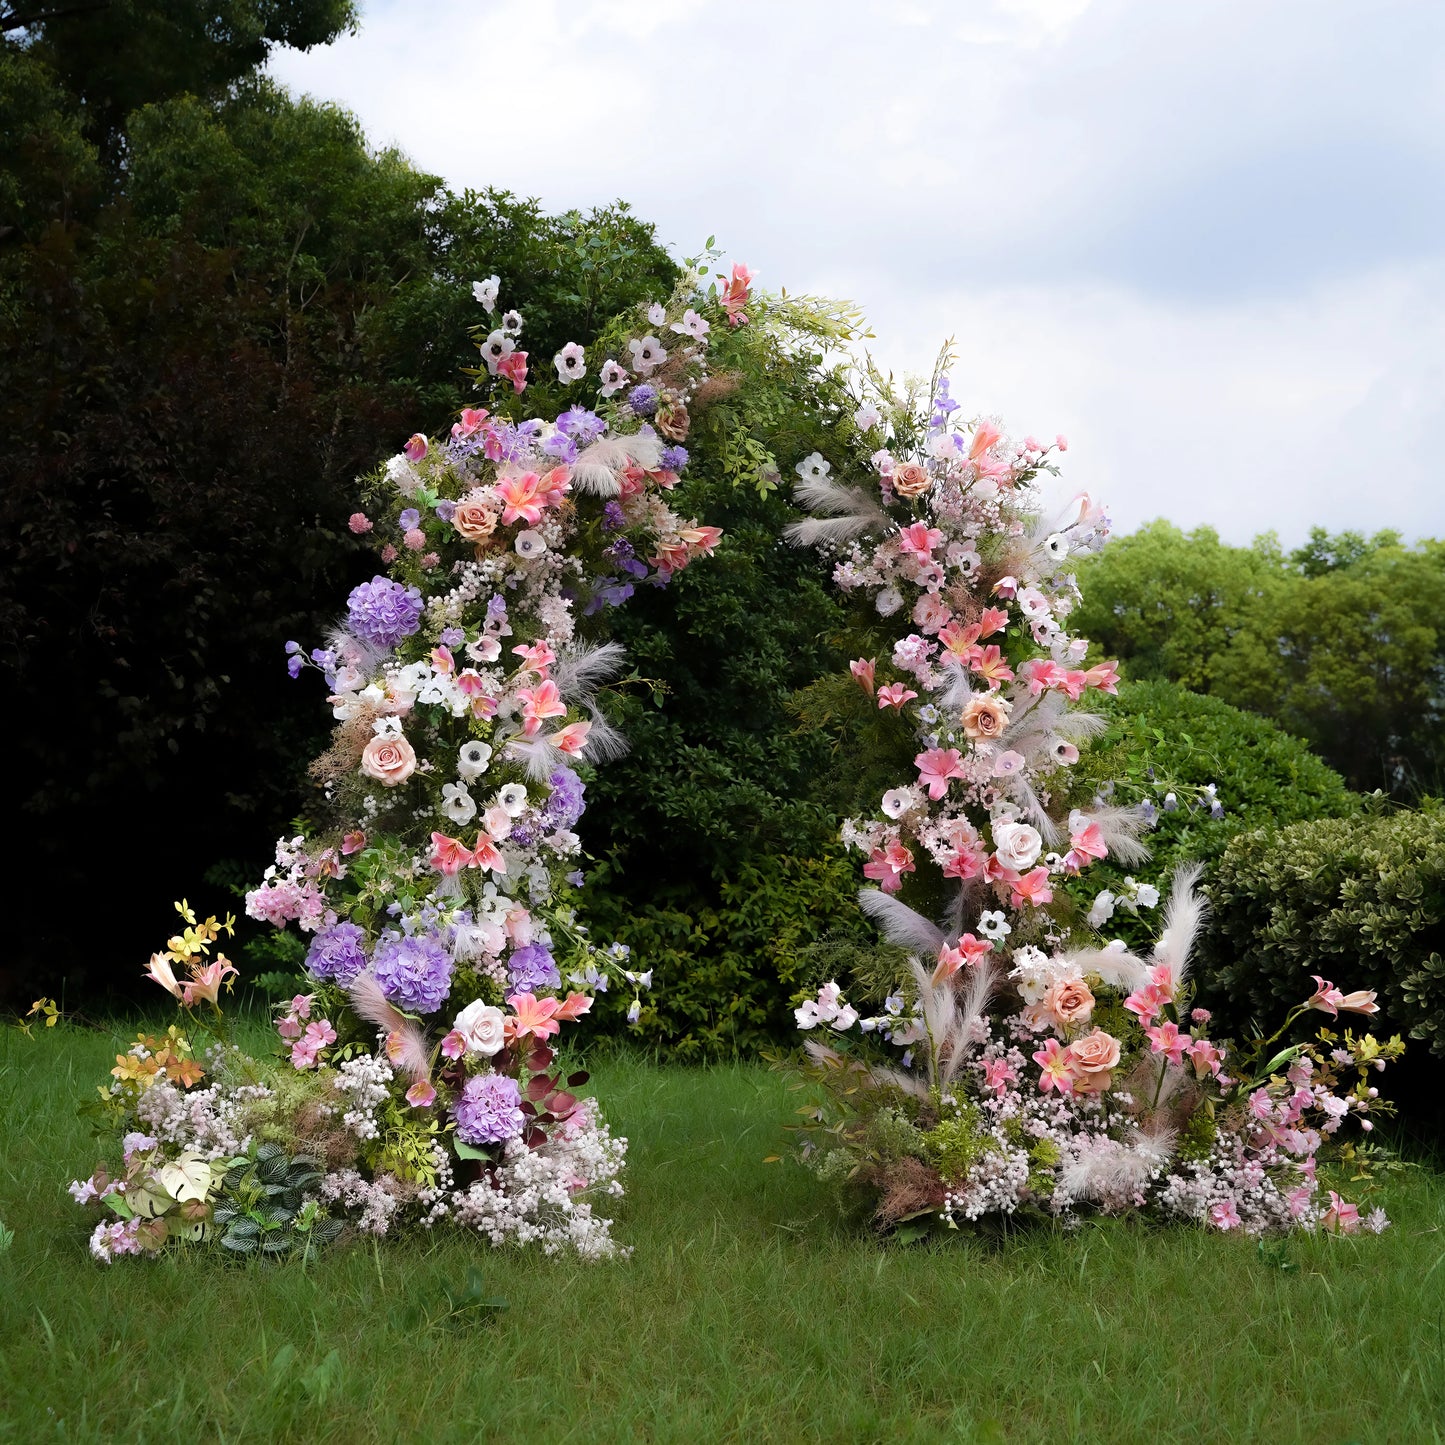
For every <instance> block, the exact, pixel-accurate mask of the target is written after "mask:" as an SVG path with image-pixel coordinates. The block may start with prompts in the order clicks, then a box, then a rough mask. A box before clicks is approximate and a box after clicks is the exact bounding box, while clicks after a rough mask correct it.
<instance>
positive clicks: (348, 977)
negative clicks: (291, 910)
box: [306, 923, 366, 988]
mask: <svg viewBox="0 0 1445 1445" xmlns="http://www.w3.org/2000/svg"><path fill="white" fill-rule="evenodd" d="M365 967H366V930H365V929H364V928H358V927H357V925H356V924H354V923H333V924H332V925H331V927H330V928H323V929H322V930H321V931H320V933H318V934H317V935H316V936H315V937H314V938H313V939H312V940H311V947H310V948H309V949H308V950H307V953H306V971H307V972H308V973H309V974H310V975H311V977H312V978H319V979H328V978H329V979H333V980H334V981H335V982H337V983H339V984H340V985H341V986H342V988H346V987H348V986H349V985H350V984H351V983H353V982H354V981H355V979H356V975H357V974H359V973H360V972H361V970H362V969H364V968H365Z"/></svg>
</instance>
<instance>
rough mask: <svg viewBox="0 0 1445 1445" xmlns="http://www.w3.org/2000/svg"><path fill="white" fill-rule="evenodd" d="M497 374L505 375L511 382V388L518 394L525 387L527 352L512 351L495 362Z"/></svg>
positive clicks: (519, 394)
mask: <svg viewBox="0 0 1445 1445" xmlns="http://www.w3.org/2000/svg"><path fill="white" fill-rule="evenodd" d="M497 375H498V376H505V377H506V378H507V380H508V381H510V382H511V383H512V390H513V391H514V392H516V394H517V395H518V396H521V394H522V393H523V392H524V391H525V390H526V389H527V353H526V352H525V351H513V352H512V353H510V355H507V356H504V357H503V358H502V359H501V360H500V361H499V362H498V363H497Z"/></svg>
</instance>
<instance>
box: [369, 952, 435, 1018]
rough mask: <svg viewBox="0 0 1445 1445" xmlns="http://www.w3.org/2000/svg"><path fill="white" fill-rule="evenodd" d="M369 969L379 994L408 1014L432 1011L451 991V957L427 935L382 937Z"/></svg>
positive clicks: (429, 1012) (433, 1011)
mask: <svg viewBox="0 0 1445 1445" xmlns="http://www.w3.org/2000/svg"><path fill="white" fill-rule="evenodd" d="M371 971H372V972H373V973H374V974H375V975H376V981H377V983H379V984H380V985H381V991H382V993H384V994H385V995H386V996H387V998H389V999H390V1000H391V1001H392V1003H394V1004H397V1005H398V1006H399V1007H401V1008H404V1009H409V1010H411V1012H412V1013H419V1014H431V1013H435V1012H436V1011H437V1010H438V1009H439V1008H440V1007H441V1006H442V1004H443V1003H444V1002H445V1001H446V996H447V994H448V993H450V992H451V987H452V960H451V956H450V955H449V954H448V953H447V951H446V949H444V948H443V947H442V946H441V944H440V943H439V942H438V941H437V940H436V939H435V938H433V937H431V936H430V935H429V934H420V935H418V936H416V937H414V938H405V937H402V938H395V937H392V938H383V939H382V941H381V942H380V943H378V944H377V946H376V957H375V959H374V960H373V961H372V969H371Z"/></svg>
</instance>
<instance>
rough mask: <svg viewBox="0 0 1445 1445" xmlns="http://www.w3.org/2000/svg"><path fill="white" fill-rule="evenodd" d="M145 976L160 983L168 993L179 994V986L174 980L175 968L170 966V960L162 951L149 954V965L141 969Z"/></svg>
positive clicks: (178, 995)
mask: <svg viewBox="0 0 1445 1445" xmlns="http://www.w3.org/2000/svg"><path fill="white" fill-rule="evenodd" d="M143 972H144V973H145V976H146V977H147V978H149V979H152V980H153V981H154V982H156V983H158V984H160V986H161V987H162V988H163V989H165V991H166V992H167V993H169V994H174V995H175V996H176V997H177V998H180V996H181V986H180V984H178V983H177V982H176V974H175V970H174V969H173V968H172V967H171V961H170V959H168V958H167V957H166V956H165V955H164V954H162V953H153V954H151V961H150V963H149V965H148V966H147V967H146V968H145V969H144V970H143Z"/></svg>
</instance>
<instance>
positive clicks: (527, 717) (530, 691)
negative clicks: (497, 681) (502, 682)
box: [517, 678, 567, 737]
mask: <svg viewBox="0 0 1445 1445" xmlns="http://www.w3.org/2000/svg"><path fill="white" fill-rule="evenodd" d="M517 701H518V702H519V703H521V704H522V719H523V722H522V731H523V732H524V733H525V734H526V735H527V736H528V737H535V736H536V734H537V733H539V732H540V731H541V730H542V723H543V721H544V720H545V719H546V718H549V717H566V715H567V704H566V703H564V702H563V701H562V694H561V693H560V692H558V690H557V684H556V683H555V682H553V681H552V679H551V678H546V679H545V680H544V681H542V682H539V683H538V684H537V686H536V687H523V688H518V689H517Z"/></svg>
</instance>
